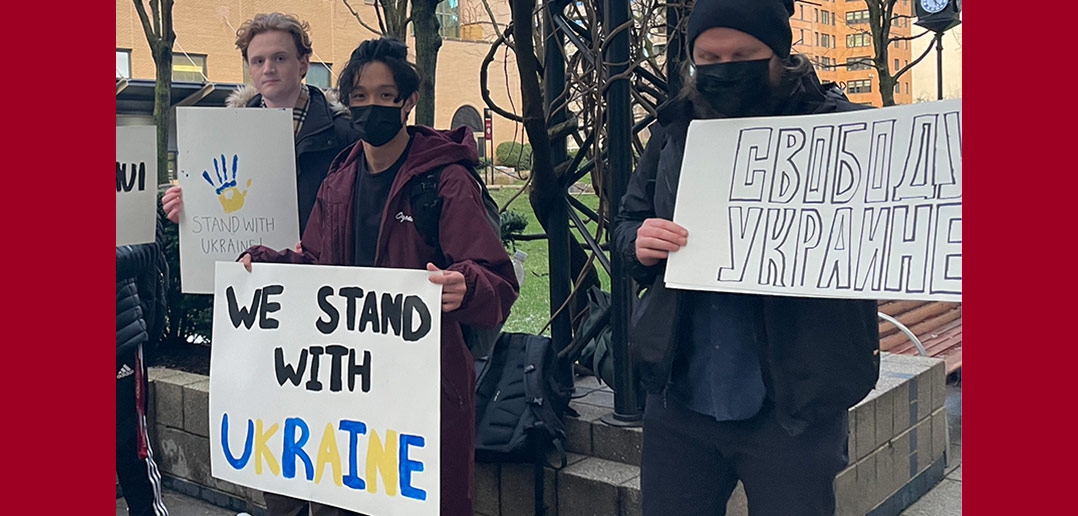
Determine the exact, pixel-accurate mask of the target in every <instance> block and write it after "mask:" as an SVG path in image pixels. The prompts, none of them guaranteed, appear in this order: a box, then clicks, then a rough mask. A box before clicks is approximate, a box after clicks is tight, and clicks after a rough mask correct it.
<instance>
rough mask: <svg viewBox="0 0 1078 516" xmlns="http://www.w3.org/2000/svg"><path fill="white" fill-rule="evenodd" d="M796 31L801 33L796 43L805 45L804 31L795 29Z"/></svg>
mask: <svg viewBox="0 0 1078 516" xmlns="http://www.w3.org/2000/svg"><path fill="white" fill-rule="evenodd" d="M797 30H799V31H801V39H799V40H797V42H798V43H800V44H802V45H804V44H805V29H797Z"/></svg>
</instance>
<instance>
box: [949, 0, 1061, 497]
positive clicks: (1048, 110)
mask: <svg viewBox="0 0 1078 516" xmlns="http://www.w3.org/2000/svg"><path fill="white" fill-rule="evenodd" d="M964 7H966V9H964V11H965V12H964V14H963V20H964V22H963V24H962V26H963V39H964V40H965V43H968V44H969V45H970V49H972V50H971V51H970V52H968V53H966V54H965V55H963V61H964V66H963V73H964V77H963V83H964V88H963V89H964V106H963V107H964V112H965V114H964V121H963V122H964V123H963V125H964V127H963V135H964V140H965V141H964V145H965V149H966V150H969V151H970V152H967V153H964V156H965V170H966V174H965V178H966V182H965V198H966V202H965V207H964V210H965V213H966V214H967V215H969V216H968V217H966V218H968V219H969V222H970V224H968V225H966V229H965V240H966V242H965V243H964V245H965V247H966V249H967V252H966V254H967V255H968V256H969V259H967V260H966V261H965V263H964V266H965V271H966V275H965V276H966V278H965V280H966V281H965V283H966V289H965V295H964V305H965V306H964V316H965V317H964V319H965V321H964V322H965V324H964V326H965V330H964V333H965V334H966V335H965V336H968V337H969V339H964V340H965V341H966V342H968V345H967V346H966V347H967V350H966V351H967V352H966V353H965V357H964V362H965V363H964V368H963V369H964V371H965V373H964V375H963V376H964V380H965V382H964V387H965V389H964V390H965V391H966V392H964V394H965V396H964V397H965V402H964V409H965V411H964V421H963V422H964V426H965V427H966V428H969V429H970V431H969V432H965V433H964V434H963V444H964V446H963V448H964V450H963V468H962V469H963V477H964V480H965V481H964V482H963V488H964V493H963V494H964V498H963V502H964V503H963V506H964V509H966V510H968V511H969V514H1057V513H1059V511H1058V508H1059V507H1061V506H1064V504H1066V505H1072V504H1067V503H1066V502H1065V501H1064V500H1065V499H1066V498H1068V497H1069V496H1070V495H1071V494H1073V491H1071V490H1072V489H1073V478H1074V473H1073V464H1074V461H1075V459H1076V457H1075V453H1074V448H1075V447H1074V445H1073V437H1072V431H1071V428H1072V426H1071V425H1070V417H1071V414H1070V412H1071V408H1072V407H1073V402H1072V401H1071V400H1070V399H1069V396H1066V395H1067V394H1069V393H1071V392H1073V391H1074V387H1073V383H1072V381H1073V380H1072V378H1071V377H1070V375H1071V374H1073V373H1072V372H1070V371H1069V370H1068V369H1069V368H1067V366H1069V365H1071V364H1074V363H1075V360H1076V358H1078V356H1076V352H1075V349H1076V348H1075V339H1074V332H1073V330H1072V329H1069V328H1067V327H1066V326H1065V325H1068V323H1069V322H1070V321H1073V320H1074V319H1075V314H1074V312H1073V309H1072V308H1071V306H1072V305H1073V297H1074V295H1073V289H1072V288H1068V287H1069V286H1071V285H1074V282H1073V281H1066V280H1063V281H1060V279H1062V278H1069V277H1071V275H1070V274H1067V273H1068V272H1069V271H1068V269H1069V268H1070V264H1069V263H1068V262H1069V261H1070V260H1069V258H1070V256H1069V255H1068V253H1067V249H1066V248H1067V247H1071V245H1073V240H1074V236H1075V235H1076V234H1078V232H1076V231H1075V229H1074V228H1073V225H1072V224H1073V221H1074V220H1075V216H1074V214H1072V213H1070V212H1069V205H1070V204H1071V203H1072V202H1073V201H1072V200H1070V199H1068V198H1067V196H1068V194H1069V193H1071V192H1074V191H1075V188H1076V187H1078V184H1076V181H1075V173H1074V172H1075V165H1074V162H1073V158H1071V157H1070V156H1069V155H1068V154H1067V151H1068V149H1073V148H1074V147H1075V144H1074V142H1073V138H1072V135H1073V134H1074V132H1075V130H1074V128H1073V127H1072V126H1070V122H1071V121H1072V120H1073V119H1075V115H1076V113H1075V108H1074V102H1073V100H1072V99H1071V98H1069V97H1070V96H1071V91H1070V90H1071V88H1070V87H1069V86H1070V82H1069V81H1068V80H1067V79H1069V78H1070V76H1071V75H1073V74H1072V73H1070V69H1071V66H1070V64H1069V56H1070V54H1071V49H1072V48H1073V46H1074V42H1073V34H1074V31H1075V29H1074V25H1073V22H1072V20H1073V13H1074V4H1073V2H1064V1H1058V0H1057V1H1051V2H1038V3H1037V4H1036V5H1035V6H1034V5H1020V4H1015V3H1013V2H1003V1H1000V0H992V1H983V0H982V1H981V2H967V3H966V5H964ZM1030 8H1032V9H1030ZM1042 81H1047V83H1049V84H1051V86H1049V87H1047V88H1046V87H1044V84H1045V82H1042ZM1068 244H1070V245H1068ZM1057 278H1060V279H1057Z"/></svg>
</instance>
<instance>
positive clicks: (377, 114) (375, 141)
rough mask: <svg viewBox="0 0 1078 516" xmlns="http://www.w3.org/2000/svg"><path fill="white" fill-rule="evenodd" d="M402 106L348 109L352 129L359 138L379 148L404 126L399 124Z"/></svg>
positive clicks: (374, 105)
mask: <svg viewBox="0 0 1078 516" xmlns="http://www.w3.org/2000/svg"><path fill="white" fill-rule="evenodd" d="M402 108H403V106H379V105H376V104H368V105H366V106H359V107H352V108H349V109H350V110H351V111H352V128H353V129H355V130H356V132H358V133H359V138H360V139H361V140H363V141H365V142H367V143H369V144H371V145H374V146H375V147H381V146H383V145H385V144H387V143H389V140H392V139H393V137H394V136H397V133H399V132H400V130H401V127H402V126H403V125H404V123H403V122H401V109H402Z"/></svg>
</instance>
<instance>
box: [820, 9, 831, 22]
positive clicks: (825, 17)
mask: <svg viewBox="0 0 1078 516" xmlns="http://www.w3.org/2000/svg"><path fill="white" fill-rule="evenodd" d="M820 23H822V24H824V25H831V13H830V11H823V12H821V13H820Z"/></svg>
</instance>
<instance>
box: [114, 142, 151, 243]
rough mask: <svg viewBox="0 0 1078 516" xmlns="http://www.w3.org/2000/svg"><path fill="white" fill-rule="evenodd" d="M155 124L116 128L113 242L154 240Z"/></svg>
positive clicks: (145, 241)
mask: <svg viewBox="0 0 1078 516" xmlns="http://www.w3.org/2000/svg"><path fill="white" fill-rule="evenodd" d="M156 223H157V128H156V127H154V126H152V125H150V126H126V127H117V128H116V245H128V244H145V243H148V242H153V241H154V240H156V238H155V237H156V231H157V228H156Z"/></svg>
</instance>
